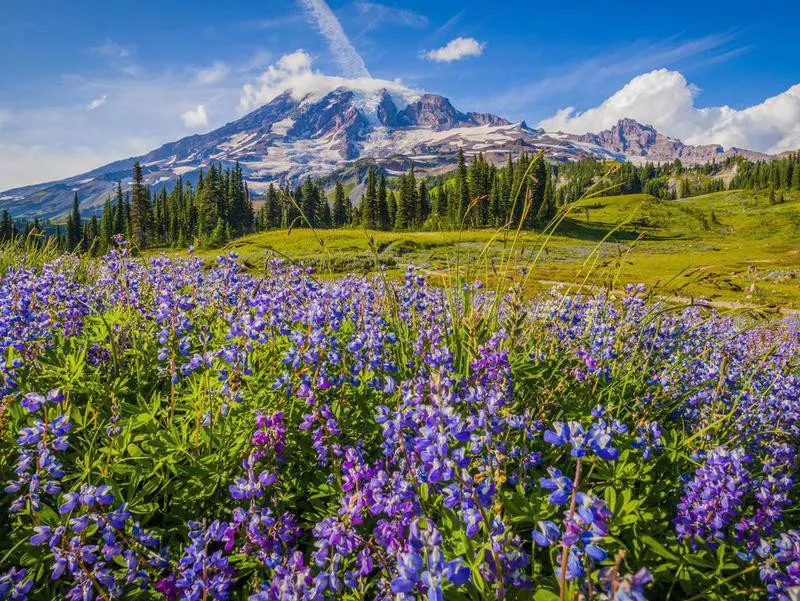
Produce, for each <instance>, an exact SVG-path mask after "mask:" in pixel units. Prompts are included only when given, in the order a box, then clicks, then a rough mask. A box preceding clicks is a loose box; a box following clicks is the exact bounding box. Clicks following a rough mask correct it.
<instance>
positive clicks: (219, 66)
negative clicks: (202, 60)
mask: <svg viewBox="0 0 800 601" xmlns="http://www.w3.org/2000/svg"><path fill="white" fill-rule="evenodd" d="M230 70H231V68H230V67H229V66H228V65H227V64H226V63H224V62H222V61H214V63H213V64H212V65H211V66H209V67H204V68H202V69H198V70H197V81H199V82H200V83H201V84H204V85H207V84H212V83H218V82H220V81H222V80H223V79H225V78H226V77H227V75H228V73H230Z"/></svg>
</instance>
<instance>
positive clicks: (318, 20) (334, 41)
mask: <svg viewBox="0 0 800 601" xmlns="http://www.w3.org/2000/svg"><path fill="white" fill-rule="evenodd" d="M299 2H300V5H301V6H302V7H303V8H304V9H305V10H306V13H307V14H308V16H309V18H310V19H311V21H313V22H314V24H316V26H317V29H319V32H320V33H321V34H322V35H323V37H325V39H326V40H328V46H329V47H330V50H331V54H333V58H334V60H335V61H336V64H337V65H339V68H340V69H341V70H342V75H344V76H345V77H369V71H368V70H367V66H366V65H365V64H364V59H363V58H361V55H360V54H358V52H356V49H355V48H354V47H353V44H352V43H351V42H350V38H348V37H347V34H346V33H345V32H344V29H342V24H341V23H340V22H339V19H337V18H336V15H334V14H333V11H332V10H331V8H330V6H328V4H327V3H326V2H325V0H299Z"/></svg>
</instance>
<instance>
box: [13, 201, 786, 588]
mask: <svg viewBox="0 0 800 601" xmlns="http://www.w3.org/2000/svg"><path fill="white" fill-rule="evenodd" d="M592 210H597V211H599V210H601V209H592ZM602 210H604V211H610V210H612V209H609V208H605V209H602ZM720 221H723V219H722V217H720ZM573 226H574V227H577V224H574V225H573ZM284 236H285V233H284ZM296 239H297V238H296V237H295V234H292V236H289V237H288V240H296ZM15 252H18V253H20V254H17V255H14V256H13V257H11V258H9V259H8V260H6V259H3V260H2V261H0V268H2V269H3V270H4V271H3V272H2V273H3V275H2V277H0V306H2V311H3V316H4V319H3V320H2V322H1V323H0V328H1V329H2V335H1V336H0V342H1V343H2V352H3V354H4V358H5V361H4V363H3V367H2V380H0V386H1V387H2V391H1V393H2V397H0V398H2V404H0V438H2V441H3V445H2V447H0V448H2V452H0V478H2V480H3V482H4V493H3V494H2V496H1V497H0V527H2V531H3V532H4V536H3V537H0V599H4V598H10V599H15V600H21V599H25V598H30V599H53V598H66V599H71V600H78V599H87V600H91V599H99V598H102V599H112V598H126V599H157V598H166V599H178V598H180V599H192V600H199V599H240V598H241V599H243V598H248V597H249V598H251V599H256V600H261V599H263V600H278V599H281V600H289V599H313V600H321V599H387V600H388V599H400V600H406V599H407V600H411V599H415V598H427V599H430V600H436V599H455V600H464V599H472V600H475V601H477V600H481V599H492V598H505V599H531V598H532V599H536V600H538V601H552V600H559V599H560V600H561V601H565V600H567V599H570V600H573V599H586V600H612V599H613V600H616V601H642V600H643V599H645V598H647V599H670V600H680V599H683V600H695V601H696V600H699V599H710V600H720V601H721V600H731V599H747V600H756V599H764V598H765V597H766V598H769V599H779V600H786V601H788V600H789V599H791V598H792V595H793V594H794V593H793V592H792V591H794V590H796V587H797V586H799V585H800V533H798V531H797V530H796V528H797V527H798V516H797V513H796V512H795V511H794V510H793V503H794V501H795V500H796V499H797V486H796V484H795V472H796V468H797V458H798V456H797V447H796V445H797V442H798V434H799V433H800V432H799V431H798V423H799V421H798V420H800V412H799V411H798V398H800V366H798V356H800V353H798V350H800V335H799V334H798V331H797V329H796V327H794V326H792V325H790V324H788V323H781V322H777V323H770V322H764V321H756V320H754V319H748V318H742V317H740V318H738V319H732V318H730V317H726V316H724V315H722V314H719V313H717V312H716V311H714V310H710V309H700V308H698V307H689V308H680V307H674V306H665V305H660V304H654V303H651V302H648V301H647V300H646V299H645V297H644V289H643V288H642V287H637V286H632V287H628V288H627V290H626V291H625V293H624V296H623V297H621V298H618V299H614V298H612V297H609V296H606V295H603V294H596V295H595V294H591V295H577V296H576V295H571V296H570V295H567V296H565V295H561V294H556V293H546V294H543V295H540V296H538V297H537V298H536V299H535V300H533V301H528V300H525V299H524V297H523V293H522V290H521V289H522V286H523V284H524V278H525V275H524V274H522V273H520V272H519V270H517V269H514V268H510V269H507V270H505V271H504V269H505V268H504V264H498V271H499V272H500V273H505V274H506V275H507V278H508V279H507V280H505V281H504V283H502V282H501V283H498V284H497V286H498V287H497V289H496V290H489V289H486V288H484V287H482V286H480V285H479V284H477V283H475V284H470V283H465V282H464V281H461V280H460V279H459V278H458V277H457V276H455V275H454V276H453V278H452V279H451V280H450V281H449V282H444V283H445V284H447V285H445V286H431V285H430V284H429V283H428V282H427V281H426V279H425V277H423V275H422V274H421V273H420V272H419V271H416V270H414V269H408V270H407V271H406V272H405V274H404V277H402V278H401V279H399V280H392V279H389V278H387V277H385V275H382V274H376V275H373V276H367V277H364V276H358V275H348V276H345V277H341V278H336V277H334V278H329V279H325V280H320V279H318V278H317V277H316V275H315V274H314V273H312V272H311V271H309V270H308V269H307V268H298V267H293V266H291V265H290V264H288V263H286V262H283V261H281V260H277V259H275V258H272V259H271V260H269V261H268V262H267V263H266V264H265V265H264V266H263V270H260V271H258V272H256V271H255V270H254V271H253V273H252V274H251V273H247V272H246V271H245V270H243V269H242V267H241V265H240V264H239V263H238V262H237V261H236V260H235V257H234V256H225V257H220V258H219V259H217V260H216V261H215V262H214V263H213V265H212V266H208V265H203V264H202V260H201V259H198V258H194V257H189V258H183V259H181V258H175V257H173V258H168V257H165V256H154V257H151V258H147V259H142V258H139V259H136V258H132V257H131V256H129V253H128V251H127V248H126V246H125V244H124V243H122V246H121V247H120V248H119V249H116V250H114V251H112V252H111V253H110V254H109V255H108V256H106V257H104V258H103V259H102V260H101V261H97V262H95V261H91V260H87V259H85V258H80V257H77V256H65V257H61V258H59V259H57V260H55V261H50V262H43V259H44V258H45V255H44V254H42V253H41V252H39V253H31V254H28V253H26V252H25V249H24V248H17V249H16V251H15ZM506 265H512V266H513V263H506ZM452 273H455V272H452Z"/></svg>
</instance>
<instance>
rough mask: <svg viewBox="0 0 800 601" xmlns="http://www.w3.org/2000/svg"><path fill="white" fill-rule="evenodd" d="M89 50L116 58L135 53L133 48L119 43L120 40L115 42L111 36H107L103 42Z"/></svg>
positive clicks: (126, 56)
mask: <svg viewBox="0 0 800 601" xmlns="http://www.w3.org/2000/svg"><path fill="white" fill-rule="evenodd" d="M89 50H90V51H91V52H92V53H93V54H97V55H99V56H105V57H107V58H116V59H120V58H128V57H129V56H130V55H131V54H132V53H133V50H131V49H130V48H127V47H125V46H123V45H122V44H119V43H118V42H115V41H114V40H112V39H111V38H106V39H105V41H104V42H103V43H102V44H98V45H97V46H93V47H92V48H90V49H89Z"/></svg>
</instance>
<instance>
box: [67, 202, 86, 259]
mask: <svg viewBox="0 0 800 601" xmlns="http://www.w3.org/2000/svg"><path fill="white" fill-rule="evenodd" d="M81 240H83V225H82V224H81V211H80V205H79V202H78V193H77V192H75V195H74V196H73V197H72V212H70V214H69V217H67V250H69V251H70V252H73V251H75V250H78V249H79V247H80V246H81Z"/></svg>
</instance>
